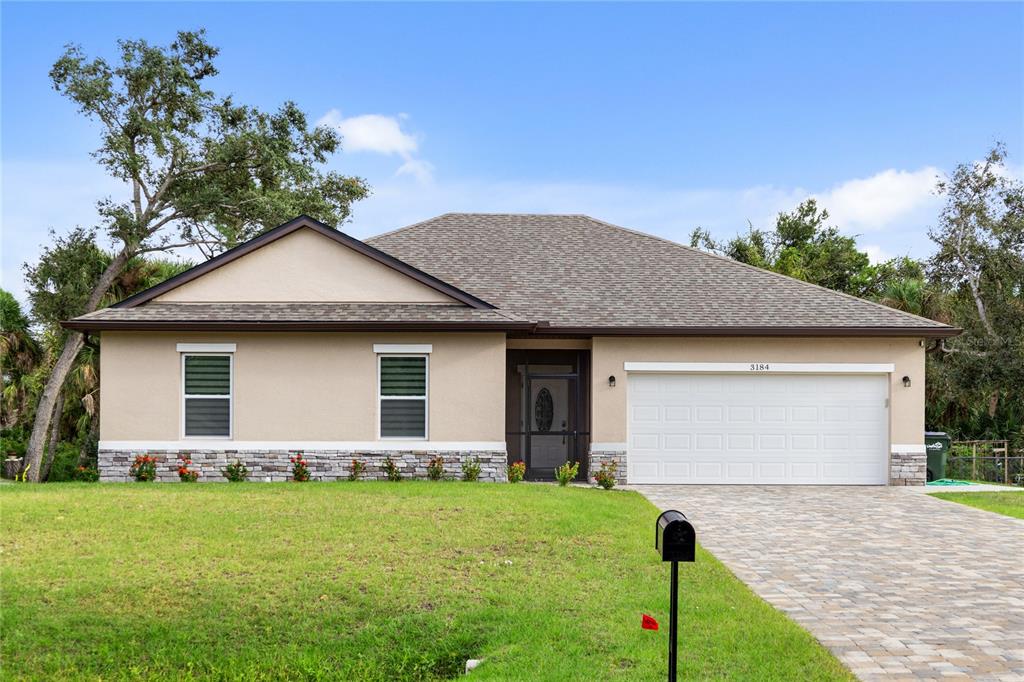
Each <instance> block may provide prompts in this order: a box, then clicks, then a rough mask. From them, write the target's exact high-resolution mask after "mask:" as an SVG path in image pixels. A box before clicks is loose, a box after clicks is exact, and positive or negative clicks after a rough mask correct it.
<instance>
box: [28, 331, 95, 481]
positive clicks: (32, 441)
mask: <svg viewBox="0 0 1024 682" xmlns="http://www.w3.org/2000/svg"><path fill="white" fill-rule="evenodd" d="M83 344H84V339H83V337H82V332H76V331H72V332H69V333H68V338H67V339H66V340H65V341H64V348H63V349H62V350H61V352H60V357H58V358H57V362H55V363H54V365H53V369H52V370H51V371H50V376H48V377H47V378H46V385H45V386H44V387H43V393H42V395H41V396H39V405H37V406H36V419H35V422H34V423H33V424H32V435H31V437H29V439H28V447H26V448H25V466H26V467H30V468H29V470H28V476H27V479H28V480H30V481H41V480H43V479H42V477H41V476H40V474H41V473H42V471H41V468H42V463H43V446H44V445H45V442H46V436H47V434H48V433H49V432H50V422H51V420H52V418H53V413H54V408H55V407H56V406H57V400H58V399H59V398H60V393H61V389H63V388H64V381H65V380H66V379H67V378H68V374H70V373H71V368H72V367H74V364H75V358H77V357H78V351H80V350H81V349H82V345H83Z"/></svg>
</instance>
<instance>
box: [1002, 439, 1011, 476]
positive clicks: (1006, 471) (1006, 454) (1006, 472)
mask: <svg viewBox="0 0 1024 682" xmlns="http://www.w3.org/2000/svg"><path fill="white" fill-rule="evenodd" d="M1003 483H1005V484H1006V485H1010V442H1009V441H1006V440H1004V441H1003Z"/></svg>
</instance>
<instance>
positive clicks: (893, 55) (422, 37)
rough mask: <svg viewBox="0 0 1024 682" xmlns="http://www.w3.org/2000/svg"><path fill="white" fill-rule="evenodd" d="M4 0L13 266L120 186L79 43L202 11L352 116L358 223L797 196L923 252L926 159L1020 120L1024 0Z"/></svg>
mask: <svg viewBox="0 0 1024 682" xmlns="http://www.w3.org/2000/svg"><path fill="white" fill-rule="evenodd" d="M0 7H2V9H0V12H2V17H0V18H2V71H0V76H2V102H3V104H2V127H0V133H2V152H0V153H2V163H3V176H2V185H3V186H2V190H3V209H2V217H3V242H2V246H3V253H2V260H0V262H2V267H3V278H2V280H3V286H4V288H7V289H10V290H14V291H15V292H17V293H19V295H20V293H21V290H22V284H21V268H20V264H21V263H22V262H24V261H26V260H31V259H34V258H35V256H36V254H37V253H38V249H39V246H40V244H42V243H44V242H45V241H46V240H47V230H48V229H49V228H51V227H52V228H54V229H56V230H58V231H61V232H62V231H66V230H67V229H69V228H71V227H72V226H74V225H75V224H91V223H92V221H93V220H94V218H95V212H94V210H93V203H94V201H95V199H96V198H98V197H99V196H102V195H104V194H112V195H114V196H123V188H122V187H121V186H119V184H118V183H117V182H115V181H112V180H109V179H107V178H105V177H104V176H103V174H102V172H100V171H99V170H98V169H97V168H96V167H95V165H94V164H93V163H92V160H91V158H90V156H89V152H90V151H91V150H92V149H93V148H94V147H95V146H96V144H97V139H98V138H97V134H96V129H95V127H94V126H92V125H91V124H89V123H88V122H86V121H84V120H82V119H81V118H80V117H79V116H78V115H77V114H76V112H75V109H74V107H73V106H72V105H71V104H69V103H68V102H67V101H65V100H63V99H62V98H61V97H60V96H58V95H57V94H56V93H55V92H54V91H53V90H52V88H51V87H50V85H49V81H48V79H47V72H48V70H49V68H50V66H51V64H52V63H53V61H54V60H55V59H56V58H57V56H58V55H59V54H60V52H61V49H62V46H63V45H64V44H65V43H68V42H75V43H79V44H81V45H82V46H83V48H84V49H85V50H86V52H87V53H88V54H91V55H104V56H108V57H113V56H114V54H115V41H116V40H117V39H118V38H123V37H132V38H135V37H142V38H146V39H147V40H150V41H152V42H158V43H167V42H169V41H170V40H172V39H173V35H174V32H175V30H177V29H186V28H189V29H192V28H199V27H205V28H206V29H207V30H208V33H209V39H210V40H211V41H212V42H213V43H214V44H216V45H218V46H220V48H221V57H220V58H219V61H218V66H219V68H220V70H221V74H220V75H219V76H218V77H217V78H216V82H215V84H214V87H215V89H216V90H217V91H218V92H220V93H232V94H233V95H234V96H235V97H236V98H237V99H238V100H240V101H244V102H247V103H250V104H257V105H260V106H263V107H266V108H272V107H275V106H277V105H278V104H280V103H281V102H282V101H284V100H287V99H291V100H294V101H296V102H297V103H298V104H299V105H300V106H301V107H302V108H303V109H304V110H305V111H306V112H307V114H308V115H309V116H310V119H311V120H313V121H317V120H321V121H323V122H325V123H327V124H331V125H337V126H339V129H340V130H341V131H342V133H343V134H344V135H345V138H346V150H345V151H344V152H343V153H341V154H339V155H337V156H336V157H335V158H334V159H332V161H331V165H332V166H333V167H335V168H337V169H339V170H342V171H344V172H347V173H351V174H357V175H361V176H363V177H365V178H367V180H368V181H369V182H370V184H371V185H372V186H373V188H374V195H373V197H372V198H371V199H369V200H367V201H364V202H361V203H360V204H358V205H356V207H355V214H354V217H353V220H352V222H351V223H350V224H348V225H347V226H344V228H343V229H345V230H346V231H347V232H349V233H351V234H354V235H355V236H357V237H367V236H370V235H372V234H376V233H378V232H382V231H385V230H389V229H393V228H395V227H398V226H401V225H404V224H408V223H411V222H415V221H417V220H421V219H424V218H428V217H430V216H433V215H436V214H439V213H444V212H446V211H516V212H569V213H588V214H591V215H594V216H595V217H599V218H602V219H605V220H608V221H611V222H615V223H619V224H623V225H626V226H628V227H633V228H636V229H640V230H643V231H647V232H651V233H655V234H659V235H662V236H665V237H669V238H672V239H677V240H680V241H686V239H687V237H688V235H689V233H690V231H691V230H692V229H693V228H694V227H696V226H698V225H700V226H703V227H706V228H708V229H710V230H711V231H712V232H713V233H714V234H716V235H718V236H720V237H727V236H731V235H733V234H735V233H736V232H738V231H742V230H745V229H746V225H747V221H748V220H749V221H751V222H753V224H755V225H757V226H766V225H769V224H770V223H771V221H772V219H773V216H774V215H775V214H776V213H777V212H778V211H780V210H788V209H790V208H792V207H793V206H795V205H796V204H797V203H798V202H799V201H800V200H802V199H803V198H805V197H807V196H816V197H818V198H819V199H820V200H821V201H822V203H823V204H824V205H825V206H826V207H827V208H829V209H830V210H831V211H832V213H833V216H834V218H835V221H834V222H835V223H836V224H837V225H839V226H840V227H841V228H843V229H844V230H845V231H847V232H849V233H851V234H857V235H859V237H858V241H859V243H860V244H861V245H862V247H863V248H865V249H867V250H868V251H869V253H871V254H872V255H873V256H874V257H876V258H884V257H887V256H893V255H900V254H910V255H914V256H918V257H925V256H927V255H928V254H929V253H930V251H931V246H930V242H929V241H928V238H927V236H926V232H927V228H928V226H929V225H931V224H933V223H934V218H935V215H936V213H937V210H938V206H939V204H938V200H937V199H936V198H935V197H934V196H933V193H932V189H933V187H934V182H935V177H936V175H937V174H939V173H941V172H944V171H948V170H949V169H951V168H952V166H953V165H954V164H956V163H958V162H962V161H970V160H972V159H976V158H979V157H981V156H982V155H983V154H984V152H985V151H986V149H987V148H988V147H989V146H990V145H991V143H992V142H993V141H994V140H997V139H999V140H1003V141H1005V142H1006V143H1007V145H1008V148H1009V151H1010V154H1011V162H1012V163H1013V164H1015V169H1016V171H1015V172H1019V169H1020V163H1021V151H1022V142H1024V4H1021V3H1002V4H980V3H970V4H954V3H940V4H926V3H908V4H869V3H857V4H836V3H827V4H769V3H758V4H738V3H737V4H713V5H711V4H643V5H640V4H610V3H604V4H539V3H531V4H472V5H463V4H412V5H406V4H377V5H362V4H327V3H317V4H274V3H259V4H242V3H231V4H198V3H194V4H192V3H190V4H134V5H133V4H127V3H115V4H86V3H76V4H56V3H40V4H22V3H9V2H7V3H4V4H3V5H2V6H0Z"/></svg>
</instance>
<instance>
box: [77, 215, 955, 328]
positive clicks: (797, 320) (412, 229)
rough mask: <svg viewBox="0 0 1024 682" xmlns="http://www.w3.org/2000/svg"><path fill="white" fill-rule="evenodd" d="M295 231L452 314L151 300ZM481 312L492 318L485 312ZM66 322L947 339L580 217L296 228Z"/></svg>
mask: <svg viewBox="0 0 1024 682" xmlns="http://www.w3.org/2000/svg"><path fill="white" fill-rule="evenodd" d="M302 227H311V228H312V229H315V230H318V231H320V232H322V233H323V234H325V235H326V236H327V237H329V238H331V239H336V240H338V241H340V242H342V243H345V244H348V245H349V246H350V247H351V248H354V249H356V250H359V251H362V252H365V253H366V254H367V255H368V256H369V257H371V258H374V259H376V260H378V261H381V262H385V264H389V265H390V266H391V267H394V268H396V269H398V270H399V271H402V272H405V273H406V274H407V275H409V276H411V277H414V278H416V279H418V280H420V281H423V282H424V283H425V284H427V285H428V286H432V287H434V288H437V289H439V290H442V291H445V292H447V293H448V294H449V295H450V296H452V297H453V298H455V299H456V300H457V301H461V303H454V302H453V304H452V305H424V304H381V303H373V304H361V303H231V302H225V303H157V302H153V301H152V300H151V299H153V298H154V297H156V296H157V295H158V294H159V293H162V292H164V291H166V290H169V289H170V288H173V287H175V286H179V285H180V283H181V282H184V281H188V280H189V279H190V278H195V277H199V276H202V274H203V273H205V272H207V271H208V270H210V269H212V268H214V267H217V266H218V265H219V264H223V263H224V262H229V261H230V260H231V259H232V258H239V257H244V254H245V253H248V252H249V251H251V250H253V249H255V248H259V246H261V245H262V244H263V243H267V242H268V240H273V239H276V238H278V237H279V236H281V235H283V234H287V233H288V231H293V230H295V229H301V228H302ZM260 240H262V241H260ZM367 245H369V247H373V248H368V247H367ZM375 249H376V250H375ZM393 259H398V261H394V260H393ZM410 266H411V267H410ZM438 280H440V281H438ZM481 299H482V300H481ZM485 302H486V303H485ZM487 304H490V305H492V306H495V309H493V310H492V309H488V308H487ZM65 324H66V326H68V327H69V328H75V329H101V328H136V329H143V328H148V329H155V328H171V329H173V328H189V326H190V325H191V326H193V327H195V328H214V326H215V325H223V328H238V329H272V328H282V329H301V328H303V325H306V326H308V327H309V328H321V329H346V328H372V327H373V325H377V326H379V327H380V328H398V327H400V326H401V325H407V326H408V327H409V328H431V325H434V328H439V329H441V328H447V329H453V330H454V329H469V328H473V327H483V328H488V329H501V328H504V329H507V330H508V331H529V330H530V329H531V326H532V325H533V324H536V325H538V327H537V329H535V330H534V331H537V332H538V333H541V332H544V333H556V334H557V333H575V334H588V333H611V334H616V333H618V334H629V333H659V334H665V333H669V334H675V333H678V334H715V333H718V334H730V333H732V334H759V333H761V334H772V333H774V334H793V335H798V334H800V333H801V332H803V333H807V334H818V335H832V334H833V333H835V334H838V335H842V334H843V333H844V332H846V333H851V334H852V333H858V334H878V335H887V334H894V335H904V334H907V335H917V334H921V335H925V336H928V335H935V336H949V335H954V334H956V333H958V330H956V329H954V328H952V327H949V326H947V325H944V324H941V323H939V322H934V321H932V320H928V319H925V318H922V317H917V316H915V315H910V314H908V313H903V312H900V311H898V310H894V309H892V308H887V307H885V306H882V305H879V304H876V303H871V302H869V301H864V300H861V299H858V298H854V297H852V296H847V295H845V294H840V293H837V292H834V291H830V290H828V289H824V288H822V287H818V286H815V285H813V284H808V283H806V282H801V281H799V280H795V279H791V278H789V277H784V276H782V275H778V274H775V273H772V272H768V271H766V270H761V269H759V268H755V267H751V266H748V265H744V264H742V263H738V262H736V261H733V260H730V259H728V258H723V257H720V256H715V255H712V254H708V253H705V252H703V251H700V250H697V249H693V248H690V247H687V246H682V245H680V244H677V243H675V242H671V241H668V240H665V239H661V238H658V237H653V236H651V235H648V234H643V233H641V232H635V231H633V230H628V229H625V228H622V227H618V226H615V225H611V224H609V223H605V222H602V221H600V220H595V219H594V218H590V217H588V216H584V215H522V214H482V213H449V214H446V215H442V216H439V217H437V218H433V219H431V220H427V221H425V222H422V223H417V224H415V225H410V226H409V227H405V228H402V229H399V230H395V231H394V232H389V233H386V234H383V235H380V236H377V237H374V238H372V239H368V240H366V242H365V243H363V242H359V241H358V240H355V239H353V238H352V237H349V236H347V235H344V234H341V233H338V232H336V231H334V230H332V229H330V228H329V227H328V226H326V225H323V224H321V223H317V222H316V221H313V220H312V219H310V218H307V217H300V218H297V219H296V220H294V221H291V222H289V223H286V224H285V225H282V226H280V227H279V228H276V229H275V230H271V231H270V232H268V233H266V234H265V235H263V236H262V237H258V238H257V239H256V240H252V241H250V242H247V243H246V244H243V245H241V246H239V247H236V248H235V249H233V250H232V251H229V252H226V253H225V254H222V255H221V256H219V257H218V258H216V259H214V260H212V261H208V262H207V263H205V264H203V265H200V266H197V267H196V268H193V269H192V270H190V271H188V272H186V273H183V274H182V275H179V276H178V277H177V278H174V279H172V280H168V281H167V282H165V283H163V284H161V285H158V286H157V287H153V288H151V289H149V290H147V291H146V292H142V293H140V294H136V295H135V296H133V297H131V298H130V299H127V300H126V301H122V302H121V303H120V304H118V306H117V307H113V308H106V309H103V310H99V311H96V312H94V313H90V314H88V315H84V316H82V317H79V318H76V319H75V320H72V321H71V322H68V323H65ZM275 325H276V326H275Z"/></svg>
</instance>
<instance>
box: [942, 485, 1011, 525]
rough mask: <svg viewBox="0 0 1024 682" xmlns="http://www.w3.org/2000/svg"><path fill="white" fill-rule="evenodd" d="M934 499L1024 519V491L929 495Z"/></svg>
mask: <svg viewBox="0 0 1024 682" xmlns="http://www.w3.org/2000/svg"><path fill="white" fill-rule="evenodd" d="M929 494H930V495H931V496H932V497H938V498H941V499H943V500H951V501H953V502H959V503H960V504H968V505H970V506H972V507H977V508H978V509H984V510H986V511H990V512H995V513H997V514H1002V515H1004V516H1012V517H1014V518H1017V519H1024V490H1019V491H1016V492H1009V491H1007V492H1005V493H1004V492H998V493H929Z"/></svg>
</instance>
